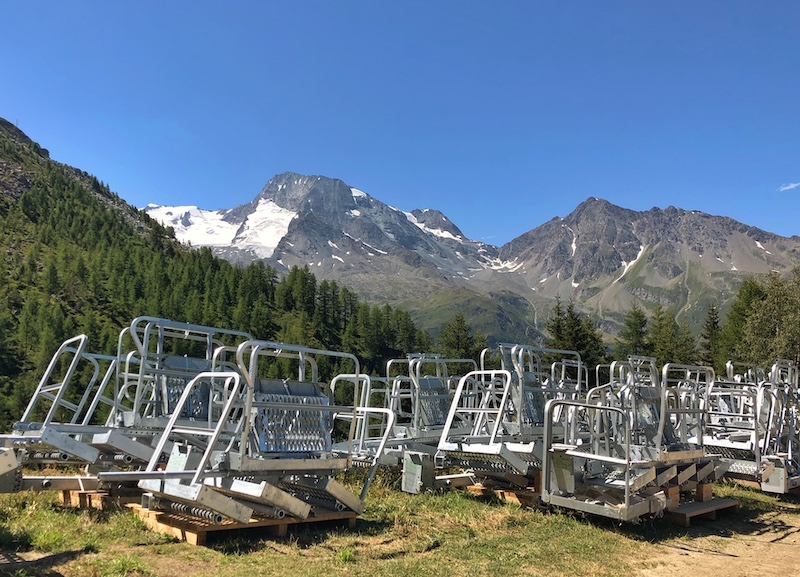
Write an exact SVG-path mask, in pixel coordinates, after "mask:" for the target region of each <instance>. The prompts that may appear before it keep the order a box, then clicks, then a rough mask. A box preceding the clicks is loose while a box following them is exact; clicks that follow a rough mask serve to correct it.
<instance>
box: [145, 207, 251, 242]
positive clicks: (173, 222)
mask: <svg viewBox="0 0 800 577" xmlns="http://www.w3.org/2000/svg"><path fill="white" fill-rule="evenodd" d="M145 211H146V212H147V214H149V215H150V217H151V218H153V219H155V220H157V221H158V222H160V223H161V224H162V225H164V226H171V227H172V228H173V229H174V230H175V238H177V239H178V240H179V241H181V242H184V243H188V244H191V245H192V246H227V245H230V244H231V243H233V239H234V237H235V236H236V231H237V230H239V225H238V224H234V223H231V222H226V221H224V220H223V218H224V217H225V215H226V214H227V212H228V211H227V210H203V209H202V208H198V207H196V206H158V205H155V204H149V205H147V208H145Z"/></svg>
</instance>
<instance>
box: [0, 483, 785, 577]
mask: <svg viewBox="0 0 800 577" xmlns="http://www.w3.org/2000/svg"><path fill="white" fill-rule="evenodd" d="M715 493H716V494H718V495H720V496H730V497H734V498H736V499H738V500H739V501H740V503H741V505H742V506H741V508H740V510H739V511H738V512H736V513H731V514H730V515H731V518H729V519H726V521H724V522H723V523H722V524H721V525H720V522H719V521H717V522H714V523H711V524H707V525H706V527H707V528H708V527H709V526H710V527H711V529H710V530H711V531H712V532H716V531H720V530H722V529H721V527H724V531H728V532H730V531H731V530H732V529H730V527H732V526H739V527H743V528H744V530H747V523H748V522H749V520H752V519H755V518H757V517H758V516H759V515H761V514H763V513H765V512H771V511H775V510H777V509H780V508H781V506H782V505H781V501H780V500H778V499H775V498H773V497H768V496H766V495H763V494H762V493H759V492H755V491H748V490H745V489H739V488H734V487H732V486H727V485H719V486H717V487H716V488H715ZM794 502H795V503H796V502H797V499H795V500H794ZM0 522H1V524H0V574H2V575H15V576H17V577H24V576H33V575H44V576H51V577H53V576H57V575H63V576H66V577H71V576H79V575H80V576H88V577H122V576H127V577H134V576H141V577H145V576H161V575H164V576H166V575H170V576H174V575H180V576H182V577H194V576H214V577H226V576H234V575H243V574H251V573H253V572H257V573H258V574H260V575H300V576H302V575H369V576H371V577H379V576H399V575H425V576H427V577H437V576H448V577H450V576H456V575H457V576H468V575H500V576H502V577H510V576H514V575H526V576H538V575H542V576H544V575H585V576H616V575H619V576H622V575H632V574H634V573H636V571H637V570H638V568H640V567H641V566H642V559H646V558H647V556H648V554H649V551H650V548H651V547H652V546H653V544H657V543H663V542H667V541H674V540H678V541H680V540H685V539H692V538H693V537H692V533H691V530H687V529H680V528H677V527H674V526H672V525H669V524H668V523H666V522H665V521H664V520H663V519H655V520H651V521H647V522H643V523H640V524H638V525H628V524H624V525H621V524H615V523H612V522H609V521H606V520H602V519H588V518H584V517H581V516H576V515H571V514H568V513H559V512H548V511H542V510H539V509H531V508H522V507H519V506H517V505H513V504H507V503H504V502H501V501H499V500H498V499H497V498H496V497H493V495H491V494H490V495H488V496H481V497H475V496H472V495H471V494H469V493H468V492H464V491H453V492H446V493H441V494H425V495H407V494H404V493H401V492H400V491H398V490H397V480H396V479H395V478H393V477H392V476H390V475H383V476H382V477H381V478H379V479H378V480H377V481H376V483H375V484H374V485H373V488H372V490H371V492H370V495H369V498H368V503H367V509H366V511H365V512H364V513H363V514H362V515H361V516H360V517H359V519H358V522H357V525H356V528H355V529H347V528H345V527H336V526H327V527H319V528H314V527H312V526H310V525H307V526H304V527H302V528H301V527H295V528H293V529H292V530H290V532H289V535H288V536H287V537H285V538H280V539H278V538H271V537H252V536H248V537H246V538H242V537H240V538H236V539H228V540H221V541H216V542H211V543H210V545H209V546H206V547H194V546H191V545H187V544H186V543H180V542H178V541H175V540H174V539H172V538H169V537H166V536H163V535H160V534H157V533H154V532H151V531H149V530H148V529H147V528H146V527H145V526H144V524H143V523H142V522H141V521H140V520H139V519H138V518H137V517H136V516H135V515H133V514H132V513H130V512H127V511H93V510H78V509H73V508H70V507H64V506H62V505H60V504H59V503H58V500H57V495H56V494H54V493H35V494H34V493H23V494H16V495H5V496H2V497H0ZM707 530H708V529H707Z"/></svg>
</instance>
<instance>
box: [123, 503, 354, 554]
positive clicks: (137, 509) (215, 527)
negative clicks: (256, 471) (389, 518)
mask: <svg viewBox="0 0 800 577" xmlns="http://www.w3.org/2000/svg"><path fill="white" fill-rule="evenodd" d="M128 508H129V509H130V510H131V511H133V512H134V513H135V514H136V515H137V516H138V517H139V518H140V519H142V520H143V521H144V522H145V524H146V525H147V526H148V527H149V528H150V529H152V530H153V531H157V532H159V533H165V534H167V535H172V536H173V537H177V538H178V539H180V540H181V541H186V542H187V543H189V544H191V545H205V544H206V542H207V539H208V538H209V537H210V536H212V535H213V536H217V537H225V536H232V535H234V534H240V533H246V534H250V535H255V534H259V533H266V534H268V535H271V536H274V537H284V536H285V535H286V534H287V533H288V531H289V526H299V525H305V526H307V525H315V524H317V523H346V524H347V527H348V528H349V529H353V528H355V526H356V513H354V512H352V511H343V512H319V511H313V512H312V515H311V516H310V517H309V518H307V519H298V518H296V517H289V516H287V517H284V518H282V519H271V518H257V519H255V518H254V519H251V520H250V522H248V523H239V522H236V521H231V520H226V521H223V522H222V523H220V524H215V523H212V522H211V521H205V520H203V519H198V518H196V517H190V516H188V515H181V514H180V513H175V512H172V511H154V510H152V509H144V508H143V507H142V506H141V505H138V504H134V503H131V504H129V505H128Z"/></svg>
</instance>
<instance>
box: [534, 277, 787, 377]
mask: <svg viewBox="0 0 800 577" xmlns="http://www.w3.org/2000/svg"><path fill="white" fill-rule="evenodd" d="M547 333H548V335H549V336H548V338H547V341H546V345H547V346H548V347H551V348H558V349H567V350H575V351H578V352H580V353H581V358H582V360H583V362H584V363H585V364H586V365H587V366H588V367H589V369H590V371H591V370H592V369H593V368H594V367H595V366H596V365H597V364H603V363H609V362H611V361H613V360H621V361H624V360H626V359H627V358H628V356H629V355H641V356H648V357H655V359H656V364H657V366H659V367H661V366H663V365H664V364H666V363H678V364H686V365H702V366H710V367H713V368H714V370H715V372H716V373H717V375H720V376H724V375H725V371H726V364H727V363H728V361H733V362H734V363H738V364H746V365H750V366H758V367H761V368H764V369H767V370H769V368H770V367H771V366H772V365H773V364H774V363H775V361H777V360H787V361H792V362H794V363H795V364H799V363H800V267H798V268H795V269H794V270H793V271H792V274H791V275H790V277H789V278H783V277H781V276H780V275H778V274H777V273H771V274H769V275H765V276H762V277H747V278H745V279H744V280H743V282H742V285H741V286H740V288H739V291H738V293H737V295H736V298H735V300H734V302H733V303H732V304H731V308H730V310H729V312H728V315H727V318H726V319H725V321H724V322H723V321H722V320H721V317H720V310H719V307H718V306H717V305H716V304H712V305H711V306H710V307H709V308H708V310H707V312H706V317H705V321H704V323H703V326H702V328H701V331H700V334H699V335H697V336H695V335H694V334H693V332H692V330H691V328H690V327H689V324H688V323H687V322H686V321H685V320H678V319H677V318H676V316H675V313H674V311H672V310H671V309H667V308H664V307H663V306H662V305H660V304H657V305H655V306H654V307H653V309H652V310H651V311H649V313H648V312H647V311H645V310H644V309H643V308H641V307H640V306H638V305H634V306H633V307H631V309H630V310H629V311H628V312H627V313H626V315H625V318H624V324H623V328H622V329H621V330H620V332H619V334H618V336H617V338H616V339H615V340H614V342H613V343H611V344H604V343H603V340H602V335H601V333H600V331H599V329H598V327H597V326H596V325H595V324H594V323H593V322H592V321H591V320H590V319H589V318H588V317H585V316H583V315H581V314H580V313H579V312H577V311H576V309H575V307H574V304H573V303H572V302H570V303H568V304H567V305H566V306H564V305H563V304H562V303H561V301H560V300H557V301H556V305H555V307H554V308H553V310H552V312H551V315H550V318H549V320H548V321H547ZM592 378H593V375H590V380H591V379H592Z"/></svg>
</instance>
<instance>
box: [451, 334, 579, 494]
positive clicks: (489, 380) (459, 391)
mask: <svg viewBox="0 0 800 577" xmlns="http://www.w3.org/2000/svg"><path fill="white" fill-rule="evenodd" d="M498 353H499V358H500V362H501V366H502V368H501V369H499V370H492V369H486V368H484V369H481V370H476V371H472V372H470V373H468V374H467V375H465V376H464V377H462V379H461V380H460V381H459V383H458V387H457V388H456V391H455V395H454V400H453V403H452V405H451V406H450V411H449V414H448V417H447V420H446V422H445V424H444V428H443V430H442V433H441V436H440V438H439V444H438V456H437V459H438V465H439V467H440V468H447V467H460V468H461V469H463V470H465V471H466V472H467V473H468V474H469V475H471V476H473V477H474V478H475V480H476V482H482V481H484V480H487V479H492V480H494V481H504V482H508V483H511V484H512V485H515V486H522V487H527V486H535V485H536V484H537V482H538V481H537V477H538V474H539V471H540V470H541V461H542V454H543V447H544V432H545V427H546V419H547V415H546V413H545V404H546V403H547V402H548V401H550V400H555V399H568V400H573V401H574V400H577V399H579V398H580V397H581V395H582V392H583V391H585V387H586V382H587V375H588V373H587V371H586V367H585V366H584V365H583V363H582V362H581V358H580V355H579V354H578V353H577V352H575V351H564V350H557V349H547V348H541V347H533V346H527V345H519V344H513V345H512V344H500V345H499V346H498ZM486 357H487V355H484V363H482V365H483V366H485V365H486V364H487V363H486V362H485V359H486ZM548 359H551V360H550V362H548ZM552 359H556V360H552ZM553 430H554V429H552V428H551V432H552V431H553Z"/></svg>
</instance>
